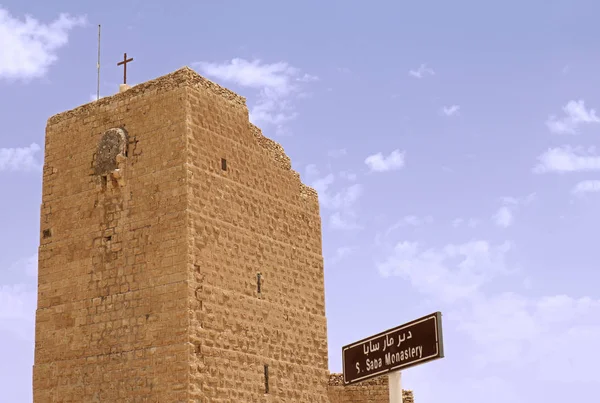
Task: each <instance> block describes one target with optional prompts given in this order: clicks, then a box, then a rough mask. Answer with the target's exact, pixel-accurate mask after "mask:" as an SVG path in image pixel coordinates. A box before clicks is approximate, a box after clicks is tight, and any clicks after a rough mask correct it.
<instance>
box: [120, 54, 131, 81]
mask: <svg viewBox="0 0 600 403" xmlns="http://www.w3.org/2000/svg"><path fill="white" fill-rule="evenodd" d="M132 61H133V57H132V58H130V59H128V58H127V53H123V61H122V62H119V63H117V66H121V65H122V66H123V84H127V63H129V62H132Z"/></svg>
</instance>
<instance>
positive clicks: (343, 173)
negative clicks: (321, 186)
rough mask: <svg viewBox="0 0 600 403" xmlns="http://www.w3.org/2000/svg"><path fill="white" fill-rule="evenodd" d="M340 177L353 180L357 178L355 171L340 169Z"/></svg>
mask: <svg viewBox="0 0 600 403" xmlns="http://www.w3.org/2000/svg"><path fill="white" fill-rule="evenodd" d="M340 178H343V179H345V180H347V181H350V182H354V181H356V179H357V178H358V177H357V176H356V174H355V173H353V172H348V171H341V172H340Z"/></svg>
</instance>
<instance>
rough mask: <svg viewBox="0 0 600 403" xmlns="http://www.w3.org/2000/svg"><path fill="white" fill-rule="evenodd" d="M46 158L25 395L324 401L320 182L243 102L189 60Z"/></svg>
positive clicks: (61, 141)
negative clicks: (29, 390)
mask: <svg viewBox="0 0 600 403" xmlns="http://www.w3.org/2000/svg"><path fill="white" fill-rule="evenodd" d="M119 128H122V129H123V130H119ZM111 129H112V130H111ZM107 131H108V134H107V137H106V138H105V141H104V142H102V138H103V136H104V135H105V133H107ZM107 139H108V140H107ZM122 139H127V144H126V146H124V144H121V143H119V142H120V141H122ZM103 147H104V148H103ZM45 152H46V155H45V166H44V178H43V204H42V212H41V213H42V214H41V216H42V218H41V232H42V234H41V243H40V249H39V292H38V310H37V313H36V315H37V319H36V320H37V323H36V350H35V366H34V385H33V386H34V401H35V402H36V403H37V402H40V403H42V402H44V403H45V402H49V401H57V402H58V401H76V402H83V401H85V402H105V401H115V402H116V401H132V402H137V401H140V402H141V401H148V402H150V401H151V402H178V401H181V402H183V401H185V402H192V401H193V402H214V403H218V402H261V401H264V402H311V403H313V402H324V403H325V402H327V380H328V372H327V339H326V320H325V306H324V284H323V281H324V280H323V259H322V256H321V224H320V218H319V206H318V201H317V198H316V193H315V192H314V191H313V190H312V189H310V188H308V187H306V186H304V185H302V183H301V182H300V180H299V176H298V174H297V173H295V172H293V171H291V170H290V161H289V158H288V157H287V156H286V155H285V153H284V152H283V150H282V149H281V147H280V146H279V145H277V144H276V143H274V142H273V141H271V140H268V139H266V138H265V137H263V136H262V134H260V130H258V129H257V128H256V127H254V126H252V125H250V124H249V123H248V111H247V109H246V107H245V100H244V98H242V97H239V96H237V95H236V94H234V93H232V92H231V91H228V90H226V89H224V88H222V87H219V86H218V85H216V84H214V83H212V82H210V81H208V80H205V79H203V78H202V77H200V76H198V75H197V74H195V73H194V72H193V71H191V70H190V69H187V68H184V69H181V70H178V71H177V72H175V73H173V74H170V75H167V76H164V77H161V78H159V79H156V80H152V81H149V82H147V83H144V84H140V85H138V86H135V87H133V88H131V89H129V90H128V91H126V92H123V93H120V94H116V95H114V96H112V97H108V98H103V99H101V100H99V101H96V102H93V103H91V104H87V105H84V106H82V107H79V108H77V109H74V110H72V111H69V112H65V113H62V114H59V115H56V116H54V117H52V118H51V119H49V121H48V126H47V133H46V150H45ZM113 157H114V158H115V161H107V158H108V159H110V158H113ZM95 158H98V160H97V161H95ZM221 159H225V160H226V169H225V170H223V169H222V168H223V166H222V164H223V162H222V161H221ZM258 273H260V275H261V276H260V281H261V290H260V293H259V292H258V284H257V281H258V278H257V274H258ZM265 365H268V393H265V392H266V390H265V387H266V379H265Z"/></svg>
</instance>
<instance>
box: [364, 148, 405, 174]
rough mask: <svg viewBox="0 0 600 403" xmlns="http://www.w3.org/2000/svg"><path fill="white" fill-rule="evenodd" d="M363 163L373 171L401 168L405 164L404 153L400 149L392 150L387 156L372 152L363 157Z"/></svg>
mask: <svg viewBox="0 0 600 403" xmlns="http://www.w3.org/2000/svg"><path fill="white" fill-rule="evenodd" d="M365 164H367V166H368V167H369V169H370V170H371V171H373V172H386V171H393V170H398V169H402V168H403V167H404V165H405V153H404V152H403V151H400V150H394V151H392V152H391V153H390V155H388V156H387V157H385V156H384V155H383V153H377V154H373V155H370V156H368V157H367V158H366V159H365Z"/></svg>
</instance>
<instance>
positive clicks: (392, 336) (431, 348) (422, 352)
mask: <svg viewBox="0 0 600 403" xmlns="http://www.w3.org/2000/svg"><path fill="white" fill-rule="evenodd" d="M443 357H444V343H443V339H442V314H441V312H435V313H432V314H431V315H427V316H424V317H422V318H419V319H416V320H413V321H411V322H408V323H405V324H403V325H400V326H398V327H395V328H393V329H389V330H386V331H384V332H381V333H378V334H376V335H374V336H371V337H367V338H366V339H363V340H360V341H357V342H355V343H352V344H349V345H347V346H344V347H342V371H343V381H344V385H350V384H353V383H357V382H362V381H365V380H367V379H370V378H374V377H376V376H381V375H385V374H387V375H388V379H389V391H390V403H402V385H401V374H400V370H403V369H406V368H409V367H414V366H415V365H420V364H424V363H426V362H429V361H433V360H436V359H438V358H443Z"/></svg>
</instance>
